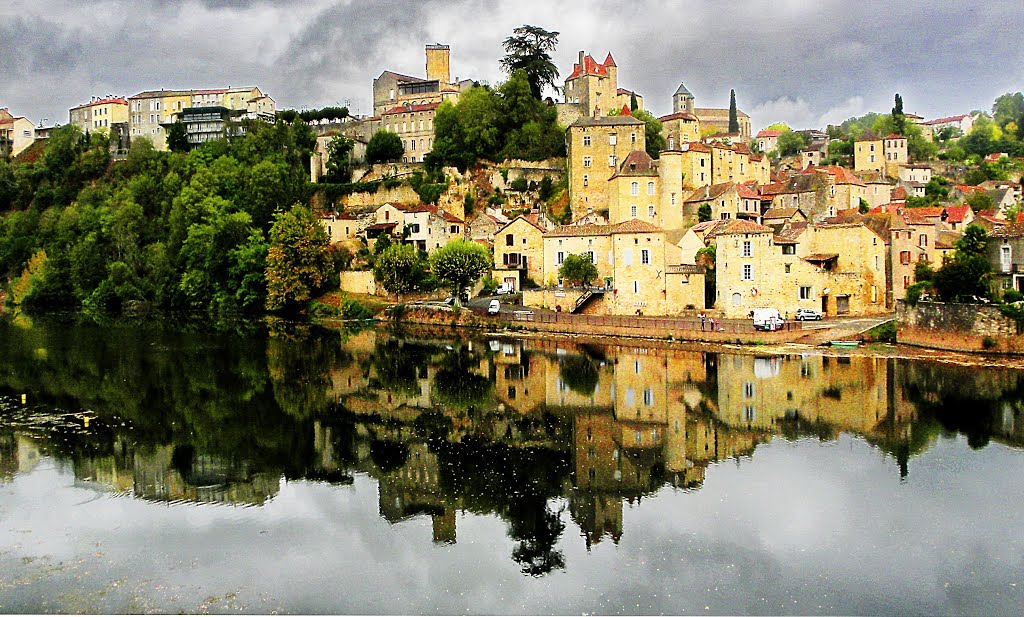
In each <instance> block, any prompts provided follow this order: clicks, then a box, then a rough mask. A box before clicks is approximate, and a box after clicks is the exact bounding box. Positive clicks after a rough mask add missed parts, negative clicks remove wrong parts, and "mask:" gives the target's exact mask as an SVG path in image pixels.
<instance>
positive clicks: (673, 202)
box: [672, 193, 676, 206]
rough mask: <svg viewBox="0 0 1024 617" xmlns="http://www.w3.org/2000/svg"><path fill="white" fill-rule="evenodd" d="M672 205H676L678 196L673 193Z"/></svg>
mask: <svg viewBox="0 0 1024 617" xmlns="http://www.w3.org/2000/svg"><path fill="white" fill-rule="evenodd" d="M672 205H673V206H674V205H676V194H675V193H672Z"/></svg>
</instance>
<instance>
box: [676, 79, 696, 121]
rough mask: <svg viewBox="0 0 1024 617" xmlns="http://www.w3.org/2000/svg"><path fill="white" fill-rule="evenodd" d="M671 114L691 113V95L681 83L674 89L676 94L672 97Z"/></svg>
mask: <svg viewBox="0 0 1024 617" xmlns="http://www.w3.org/2000/svg"><path fill="white" fill-rule="evenodd" d="M672 113H674V114H679V113H687V114H692V113H693V95H692V94H690V91H689V90H687V89H686V86H684V85H683V84H682V83H680V84H679V87H678V88H676V93H675V94H673V95H672Z"/></svg>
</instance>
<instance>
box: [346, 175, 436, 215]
mask: <svg viewBox="0 0 1024 617" xmlns="http://www.w3.org/2000/svg"><path fill="white" fill-rule="evenodd" d="M419 202H420V196H419V195H418V194H416V191H414V190H413V189H412V187H411V186H409V185H407V184H403V185H401V186H397V187H395V188H393V189H381V190H378V191H376V192H373V193H349V194H348V195H342V196H341V198H340V199H339V200H338V203H339V205H340V206H341V208H342V209H345V210H348V209H358V208H365V207H367V206H376V205H380V204H384V203H397V204H416V203H419ZM382 222H383V221H382Z"/></svg>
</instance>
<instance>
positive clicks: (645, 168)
mask: <svg viewBox="0 0 1024 617" xmlns="http://www.w3.org/2000/svg"><path fill="white" fill-rule="evenodd" d="M653 173H654V159H652V158H651V155H649V154H647V152H645V151H644V150H633V151H632V152H630V153H629V154H628V155H626V160H624V161H622V165H621V166H620V167H619V169H618V171H616V172H615V174H614V175H613V176H612V178H614V177H616V176H631V175H637V174H638V175H644V176H649V175H651V174H653ZM610 179H611V178H609V180H610Z"/></svg>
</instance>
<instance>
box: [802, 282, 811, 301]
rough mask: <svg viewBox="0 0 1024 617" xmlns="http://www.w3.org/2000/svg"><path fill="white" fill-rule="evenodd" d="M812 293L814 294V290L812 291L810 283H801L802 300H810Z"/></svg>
mask: <svg viewBox="0 0 1024 617" xmlns="http://www.w3.org/2000/svg"><path fill="white" fill-rule="evenodd" d="M811 294H812V291H811V286H810V285H801V286H800V299H801V300H810V299H811Z"/></svg>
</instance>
